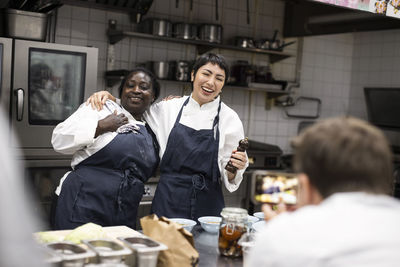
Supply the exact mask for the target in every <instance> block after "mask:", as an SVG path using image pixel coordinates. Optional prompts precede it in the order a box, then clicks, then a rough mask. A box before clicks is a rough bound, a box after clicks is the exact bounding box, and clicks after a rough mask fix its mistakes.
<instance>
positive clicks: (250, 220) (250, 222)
mask: <svg viewBox="0 0 400 267" xmlns="http://www.w3.org/2000/svg"><path fill="white" fill-rule="evenodd" d="M259 220H260V219H259V218H257V217H255V216H251V215H247V225H248V227H249V228H250V229H251V226H252V225H253V223H255V222H258V221H259Z"/></svg>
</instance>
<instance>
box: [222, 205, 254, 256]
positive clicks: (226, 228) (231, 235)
mask: <svg viewBox="0 0 400 267" xmlns="http://www.w3.org/2000/svg"><path fill="white" fill-rule="evenodd" d="M221 217H222V220H221V223H220V226H219V238H218V249H219V253H220V254H221V255H223V256H227V257H232V258H234V257H241V256H242V247H241V246H239V244H238V241H239V239H240V237H241V236H242V235H243V234H244V233H246V232H247V210H245V209H241V208H224V209H223V210H222V211H221Z"/></svg>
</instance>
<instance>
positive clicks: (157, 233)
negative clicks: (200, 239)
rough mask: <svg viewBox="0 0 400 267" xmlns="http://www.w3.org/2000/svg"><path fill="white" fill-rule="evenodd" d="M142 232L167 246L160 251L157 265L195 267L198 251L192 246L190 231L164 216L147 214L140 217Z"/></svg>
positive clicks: (160, 266) (158, 266)
mask: <svg viewBox="0 0 400 267" xmlns="http://www.w3.org/2000/svg"><path fill="white" fill-rule="evenodd" d="M140 224H141V225H142V229H143V233H144V234H145V235H147V236H149V237H151V238H152V239H154V240H156V241H159V242H161V243H163V244H164V245H166V246H167V247H168V249H167V250H164V251H160V254H159V256H158V262H157V267H195V266H197V265H198V262H199V253H198V252H197V250H196V249H195V247H194V240H193V235H192V233H190V232H188V231H187V230H186V229H184V228H183V227H182V225H180V224H177V223H175V222H172V221H170V220H168V219H167V218H165V217H161V218H158V217H157V215H155V214H153V215H149V216H146V217H143V218H141V219H140Z"/></svg>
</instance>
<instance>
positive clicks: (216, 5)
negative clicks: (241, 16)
mask: <svg viewBox="0 0 400 267" xmlns="http://www.w3.org/2000/svg"><path fill="white" fill-rule="evenodd" d="M218 17H219V16H218V0H215V20H218Z"/></svg>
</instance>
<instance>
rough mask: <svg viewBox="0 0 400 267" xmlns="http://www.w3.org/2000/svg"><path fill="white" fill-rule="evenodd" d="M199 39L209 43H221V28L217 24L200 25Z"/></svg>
mask: <svg viewBox="0 0 400 267" xmlns="http://www.w3.org/2000/svg"><path fill="white" fill-rule="evenodd" d="M199 38H200V40H203V41H207V42H210V43H218V44H219V43H221V42H222V26H221V25H219V24H202V25H201V26H200V32H199Z"/></svg>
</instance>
